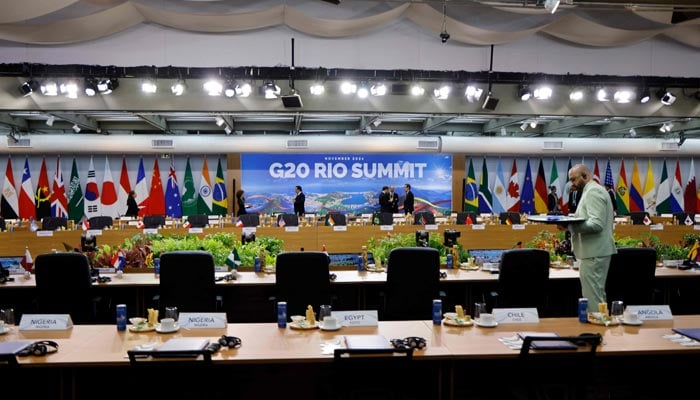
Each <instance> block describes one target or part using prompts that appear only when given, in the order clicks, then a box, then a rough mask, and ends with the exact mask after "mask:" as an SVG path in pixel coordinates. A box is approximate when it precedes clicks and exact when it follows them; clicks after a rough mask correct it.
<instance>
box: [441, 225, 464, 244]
mask: <svg viewBox="0 0 700 400" xmlns="http://www.w3.org/2000/svg"><path fill="white" fill-rule="evenodd" d="M460 236H462V233H461V232H459V231H455V230H452V229H447V230H446V231H445V232H444V237H445V241H444V243H443V244H444V245H445V247H453V246H454V245H456V244H457V238H458V237H460Z"/></svg>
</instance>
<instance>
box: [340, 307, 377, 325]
mask: <svg viewBox="0 0 700 400" xmlns="http://www.w3.org/2000/svg"><path fill="white" fill-rule="evenodd" d="M331 315H332V316H334V317H336V318H337V319H338V322H340V324H341V325H343V326H377V325H379V317H378V313H377V310H358V311H333V312H331Z"/></svg>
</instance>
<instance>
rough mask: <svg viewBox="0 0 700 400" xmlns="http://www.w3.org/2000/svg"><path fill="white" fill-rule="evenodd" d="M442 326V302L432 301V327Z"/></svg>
mask: <svg viewBox="0 0 700 400" xmlns="http://www.w3.org/2000/svg"><path fill="white" fill-rule="evenodd" d="M440 324H442V300H433V325H440Z"/></svg>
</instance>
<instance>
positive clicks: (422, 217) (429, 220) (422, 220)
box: [413, 211, 435, 225]
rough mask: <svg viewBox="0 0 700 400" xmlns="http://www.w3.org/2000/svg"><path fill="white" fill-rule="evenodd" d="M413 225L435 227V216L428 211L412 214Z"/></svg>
mask: <svg viewBox="0 0 700 400" xmlns="http://www.w3.org/2000/svg"><path fill="white" fill-rule="evenodd" d="M413 224H414V225H435V215H433V213H431V212H428V211H419V212H417V213H413Z"/></svg>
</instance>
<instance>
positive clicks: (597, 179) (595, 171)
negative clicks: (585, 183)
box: [593, 160, 600, 185]
mask: <svg viewBox="0 0 700 400" xmlns="http://www.w3.org/2000/svg"><path fill="white" fill-rule="evenodd" d="M593 180H594V181H595V183H597V184H599V185H600V169H598V160H595V167H593Z"/></svg>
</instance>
